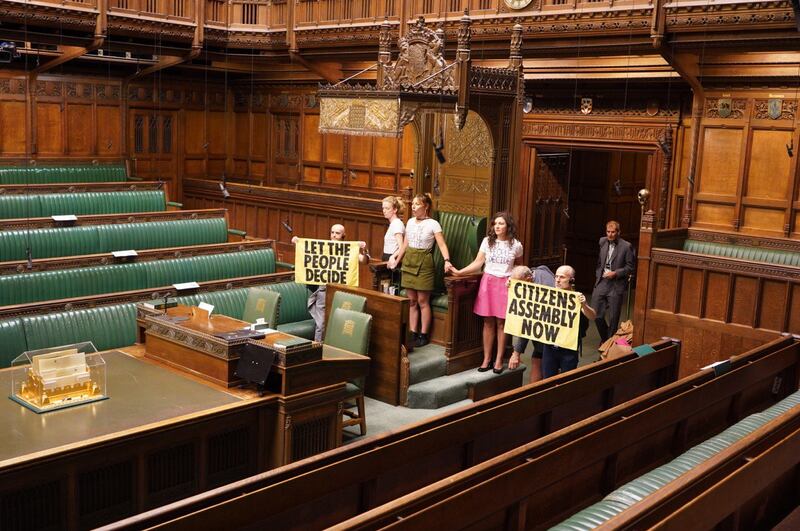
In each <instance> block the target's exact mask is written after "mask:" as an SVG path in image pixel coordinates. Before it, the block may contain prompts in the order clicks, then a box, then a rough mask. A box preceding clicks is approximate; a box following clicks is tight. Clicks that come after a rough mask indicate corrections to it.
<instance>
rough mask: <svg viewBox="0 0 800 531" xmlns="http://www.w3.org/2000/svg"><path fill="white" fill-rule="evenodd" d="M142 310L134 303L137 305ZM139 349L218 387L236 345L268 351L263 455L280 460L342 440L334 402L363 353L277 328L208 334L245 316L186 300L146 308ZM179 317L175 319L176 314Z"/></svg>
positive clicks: (231, 379) (358, 373) (229, 377)
mask: <svg viewBox="0 0 800 531" xmlns="http://www.w3.org/2000/svg"><path fill="white" fill-rule="evenodd" d="M140 310H141V308H140ZM147 312H148V315H147V316H146V317H145V318H144V322H145V326H146V330H145V337H146V340H145V357H146V358H149V359H152V360H155V361H157V362H159V363H163V364H165V365H167V366H169V367H172V368H174V369H177V370H180V371H184V372H186V373H188V374H191V375H193V376H195V377H198V378H202V379H204V380H205V381H208V382H212V383H213V384H215V385H218V386H221V387H223V388H226V389H227V388H230V387H232V386H235V385H238V384H239V383H240V382H239V381H238V379H237V378H236V377H235V375H234V373H235V370H236V365H237V363H238V360H239V350H240V349H241V348H242V346H243V345H245V344H249V345H254V346H256V347H259V348H263V349H266V350H270V351H272V352H274V353H275V360H274V362H273V364H272V370H271V371H270V374H269V376H268V379H267V385H266V388H267V391H268V392H270V393H274V394H275V395H277V401H276V404H277V407H276V412H275V415H276V426H277V428H276V429H275V430H274V438H273V440H272V444H271V456H270V463H271V464H272V466H280V465H282V464H286V463H289V462H292V461H296V460H297V459H302V458H304V457H308V456H310V455H314V454H317V453H320V452H323V451H325V450H330V449H332V448H336V447H338V446H340V445H341V442H342V441H341V440H342V426H341V407H342V400H343V399H344V396H345V384H346V382H347V381H348V380H351V379H355V378H359V377H363V376H366V375H367V373H368V372H369V363H370V359H369V358H368V357H366V356H361V355H359V354H354V353H352V352H347V351H344V350H340V349H336V348H333V347H329V346H324V347H323V345H322V344H321V343H318V342H307V343H304V344H302V345H299V346H297V347H286V346H283V345H280V344H279V342H280V341H282V340H290V339H294V336H292V335H290V334H286V333H283V332H276V333H272V334H269V335H267V336H266V337H264V338H263V339H257V340H253V339H245V340H233V341H229V340H226V339H222V338H219V337H216V336H214V335H212V334H217V333H225V332H232V331H235V330H241V329H243V328H245V327H247V326H249V323H246V322H244V321H239V320H238V319H233V318H230V317H226V316H224V315H212V316H211V317H210V318H208V317H206V316H205V315H204V316H202V317H201V318H197V317H192V308H191V307H188V306H182V305H179V306H175V307H173V308H169V309H168V310H167V311H166V312H163V311H154V310H150V309H148V310H147ZM176 318H177V319H184V320H180V321H177V319H176Z"/></svg>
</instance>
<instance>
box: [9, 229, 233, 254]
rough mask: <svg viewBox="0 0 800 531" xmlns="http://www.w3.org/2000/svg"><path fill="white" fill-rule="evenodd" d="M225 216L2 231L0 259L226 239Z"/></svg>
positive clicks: (202, 242)
mask: <svg viewBox="0 0 800 531" xmlns="http://www.w3.org/2000/svg"><path fill="white" fill-rule="evenodd" d="M226 241H228V227H227V223H226V221H225V218H208V219H181V220H171V221H153V222H145V223H120V224H117V225H78V226H74V227H59V228H42V229H30V230H8V231H0V261H8V260H25V259H26V249H27V248H28V247H30V249H31V254H32V256H33V258H51V257H55V256H75V255H80V254H94V253H110V252H112V251H124V250H127V249H157V248H161V247H181V246H188V245H203V244H211V243H225V242H226Z"/></svg>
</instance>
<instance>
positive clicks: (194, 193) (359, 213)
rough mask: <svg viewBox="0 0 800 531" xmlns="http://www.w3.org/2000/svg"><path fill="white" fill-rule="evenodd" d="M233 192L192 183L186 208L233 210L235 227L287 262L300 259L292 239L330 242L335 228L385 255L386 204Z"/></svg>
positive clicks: (273, 191)
mask: <svg viewBox="0 0 800 531" xmlns="http://www.w3.org/2000/svg"><path fill="white" fill-rule="evenodd" d="M228 190H229V192H230V194H231V197H230V198H228V199H224V198H223V197H222V194H221V193H220V190H219V187H218V184H217V183H216V182H212V181H208V180H200V179H187V180H186V181H185V182H184V206H185V208H227V209H228V214H229V223H230V226H231V227H236V228H238V229H242V230H246V231H247V234H248V236H251V237H256V238H271V239H274V240H275V249H276V252H277V255H278V260H281V261H287V262H292V261H293V260H294V246H293V245H292V244H291V243H290V242H291V239H292V236H299V237H302V238H320V239H326V240H327V239H328V238H330V227H331V225H333V224H334V223H341V224H343V225H344V227H345V230H346V231H347V238H348V239H350V240H362V241H366V242H367V248H368V249H369V252H370V255H371V256H373V257H375V258H380V256H381V252H382V250H383V235H384V233H385V232H386V226H387V223H386V219H385V218H384V217H383V213H382V212H381V202H380V199H369V198H359V197H352V196H346V195H334V194H329V193H319V192H308V191H299V190H287V189H283V188H271V187H261V186H249V185H246V184H238V183H229V184H228ZM286 225H288V226H289V227H291V229H292V232H289V231H288V229H287V227H286ZM361 286H363V287H371V284H370V275H369V271H368V269H367V268H366V266H362V268H361Z"/></svg>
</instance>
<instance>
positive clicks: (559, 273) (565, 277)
mask: <svg viewBox="0 0 800 531" xmlns="http://www.w3.org/2000/svg"><path fill="white" fill-rule="evenodd" d="M556 288H559V289H563V290H567V291H573V290H574V289H575V269H573V268H572V267H571V266H568V265H562V266H561V267H559V268H558V269H557V270H556ZM578 303H579V304H580V308H581V312H580V324H579V332H578V348H576V349H575V350H572V349H567V348H564V347H559V346H556V345H550V344H546V345H545V346H544V351H543V352H542V377H544V378H550V377H551V376H555V375H556V374H558V373H559V372H567V371H571V370H572V369H574V368H576V367H577V366H578V355H579V351H580V341H581V338H582V337H583V336H584V335H585V334H586V330H587V329H588V328H589V322H590V321H591V320H594V318H595V317H596V316H597V314H596V312H595V311H594V309H592V307H591V306H589V305H588V304H586V296H585V295H584V294H583V293H578Z"/></svg>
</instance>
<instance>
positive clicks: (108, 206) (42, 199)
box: [0, 190, 167, 219]
mask: <svg viewBox="0 0 800 531" xmlns="http://www.w3.org/2000/svg"><path fill="white" fill-rule="evenodd" d="M166 207H167V204H166V199H165V196H164V191H163V190H139V191H119V192H83V193H76V192H73V193H61V194H30V195H0V219H12V218H41V217H49V216H57V215H63V214H74V215H76V216H81V215H88V214H118V213H126V212H158V211H161V210H166Z"/></svg>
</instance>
